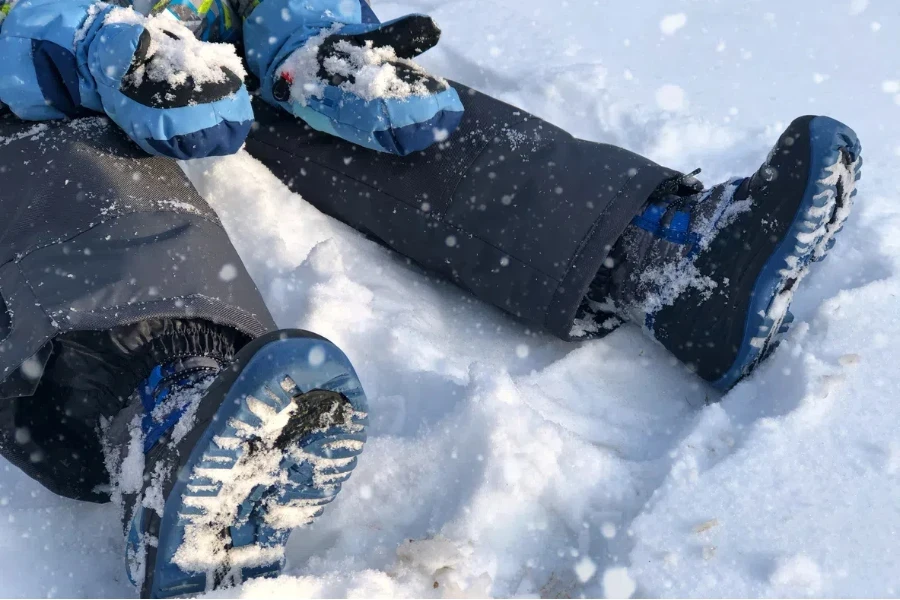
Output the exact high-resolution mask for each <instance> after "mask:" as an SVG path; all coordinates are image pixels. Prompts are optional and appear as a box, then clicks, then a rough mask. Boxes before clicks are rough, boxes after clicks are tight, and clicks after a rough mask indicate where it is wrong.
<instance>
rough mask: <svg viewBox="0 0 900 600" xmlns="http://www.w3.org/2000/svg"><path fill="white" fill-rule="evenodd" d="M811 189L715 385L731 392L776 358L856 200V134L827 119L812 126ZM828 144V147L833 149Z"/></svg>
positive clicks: (757, 290)
mask: <svg viewBox="0 0 900 600" xmlns="http://www.w3.org/2000/svg"><path fill="white" fill-rule="evenodd" d="M810 135H811V137H812V139H813V144H812V158H811V162H810V178H809V183H808V185H807V187H806V190H805V192H804V195H803V199H802V200H801V202H800V206H799V207H798V210H797V215H796V217H795V219H794V222H793V223H791V226H790V228H789V230H788V233H787V235H786V236H785V237H784V238H783V240H782V242H781V244H780V245H779V246H778V249H777V250H776V251H775V253H773V254H772V256H771V257H770V258H769V260H768V261H767V262H766V265H765V267H764V268H763V270H762V272H761V273H760V275H759V277H758V278H757V280H756V285H755V286H754V290H753V294H752V296H753V300H752V301H751V308H750V310H749V311H748V313H747V323H746V327H745V334H744V342H743V343H742V345H741V350H740V352H739V354H738V357H737V359H736V360H735V363H734V365H733V366H732V368H731V369H729V370H728V372H726V373H725V374H724V375H723V376H722V377H721V378H720V379H719V380H718V381H716V382H714V383H713V385H714V386H715V387H717V388H719V389H722V390H727V389H729V388H731V387H732V386H733V385H734V384H735V383H737V382H738V381H739V380H740V379H741V378H742V377H743V376H744V375H745V374H747V373H748V372H749V371H750V370H751V369H752V368H753V367H755V366H756V364H757V363H758V362H760V361H761V360H762V359H764V358H765V357H766V356H768V354H770V353H771V352H773V351H774V350H775V348H776V347H777V346H778V344H779V343H780V341H781V338H782V337H784V335H785V334H786V333H787V332H788V331H789V330H790V326H791V324H792V323H793V321H794V315H793V314H792V313H791V312H790V304H791V301H792V300H793V297H794V292H795V291H796V290H797V286H798V285H799V284H800V282H801V281H802V280H803V278H804V277H806V275H807V274H808V273H809V269H810V266H811V265H812V263H813V262H819V261H821V260H824V258H825V256H826V255H827V254H828V251H829V250H831V248H832V247H834V242H835V239H836V238H835V236H836V235H837V234H838V233H839V232H840V231H841V229H843V227H844V223H845V222H846V220H847V217H849V216H850V211H851V209H852V206H853V199H854V198H855V197H856V193H857V190H856V182H857V181H859V179H860V177H861V171H860V169H861V168H862V157H861V155H860V144H859V140H858V139H857V137H856V134H855V133H854V132H853V131H852V130H851V129H849V128H848V127H847V126H845V125H843V124H842V123H840V122H838V121H835V120H833V119H829V118H827V117H816V118H815V119H813V120H812V121H811V122H810ZM829 141H830V143H829Z"/></svg>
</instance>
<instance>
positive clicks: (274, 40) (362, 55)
mask: <svg viewBox="0 0 900 600" xmlns="http://www.w3.org/2000/svg"><path fill="white" fill-rule="evenodd" d="M439 38H440V30H439V29H438V28H437V26H436V25H435V24H434V22H433V21H432V20H431V18H429V17H426V16H424V15H409V16H406V17H402V18H400V19H397V20H395V21H390V22H387V23H379V22H378V19H377V18H376V17H375V15H374V13H372V10H371V9H370V8H369V6H368V4H367V3H366V0H262V2H260V3H259V4H258V5H257V6H256V7H255V8H254V9H253V11H252V12H251V13H250V14H249V15H248V16H247V18H246V21H245V22H244V47H245V53H246V57H247V63H248V64H249V66H250V70H251V71H252V72H253V73H254V74H255V75H257V76H258V77H259V79H260V86H261V89H260V93H261V95H262V97H263V99H265V100H266V101H268V102H269V103H270V104H274V105H276V106H280V107H282V108H284V109H285V110H287V111H288V112H290V113H293V114H294V115H296V116H298V117H300V118H301V119H303V120H304V121H306V123H308V124H309V125H310V126H311V127H313V128H315V129H318V130H320V131H324V132H327V133H331V134H333V135H336V136H339V137H341V138H344V139H345V140H348V141H350V142H353V143H356V144H359V145H361V146H365V147H366V148H372V149H374V150H379V151H382V152H390V153H393V154H400V155H406V154H409V153H411V152H416V151H418V150H423V149H425V148H427V147H428V146H430V145H432V144H433V143H435V142H440V141H443V140H444V139H446V138H447V136H449V135H450V134H451V133H452V132H453V131H454V130H455V129H456V127H457V126H458V125H459V122H460V120H461V118H462V114H463V106H462V103H461V102H460V99H459V96H458V95H457V93H456V90H454V89H453V88H452V87H450V85H449V84H447V82H446V81H444V80H441V79H438V78H436V77H433V76H431V75H429V74H428V73H426V72H425V71H424V69H422V68H421V67H419V66H418V65H416V64H415V63H413V62H412V61H411V60H410V59H412V58H414V57H415V56H418V55H419V54H421V53H422V52H424V51H426V50H428V49H429V48H431V47H432V46H434V45H435V44H437V41H438V39H439Z"/></svg>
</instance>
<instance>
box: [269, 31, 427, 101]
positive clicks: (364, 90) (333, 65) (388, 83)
mask: <svg viewBox="0 0 900 600" xmlns="http://www.w3.org/2000/svg"><path fill="white" fill-rule="evenodd" d="M340 29H341V26H340V25H335V26H334V27H331V28H329V29H326V30H323V31H322V32H321V33H320V34H319V35H317V36H314V37H312V38H310V39H309V41H308V42H307V43H306V44H305V45H304V46H303V47H301V48H298V49H297V50H295V51H294V53H293V54H291V55H290V56H289V57H288V59H287V60H286V61H285V62H284V64H283V65H282V68H281V73H282V75H284V76H286V78H287V79H288V81H290V82H291V99H292V100H295V101H297V102H300V103H301V104H304V105H305V104H306V103H307V102H308V101H309V99H310V98H321V97H322V96H323V94H324V91H325V86H326V85H328V84H327V82H326V81H323V80H322V79H321V78H320V77H319V69H320V67H324V68H325V70H326V71H327V72H328V73H329V74H331V75H335V76H340V77H341V78H346V80H345V81H343V82H342V83H340V84H339V87H340V88H341V89H342V90H344V91H346V92H350V93H351V94H355V95H357V96H359V97H360V98H362V99H363V100H366V101H372V100H376V99H379V98H394V99H401V100H402V99H405V98H409V97H411V96H427V95H428V94H429V93H430V92H429V91H428V87H427V86H426V84H425V82H424V80H423V79H420V80H418V81H414V82H412V83H410V82H408V81H405V80H404V79H402V78H401V77H399V76H398V74H397V69H396V67H395V66H394V64H402V65H403V66H405V67H407V68H409V69H411V70H413V71H416V72H417V73H421V74H422V75H423V76H424V75H425V71H424V70H423V69H422V68H421V67H420V66H418V65H417V64H416V63H414V62H412V61H410V60H406V59H402V58H398V57H397V54H396V52H395V51H394V49H393V48H392V47H390V46H383V47H377V48H376V47H374V46H373V45H372V42H366V45H365V46H357V45H354V44H351V43H349V42H347V41H345V40H341V41H339V42H337V43H336V44H335V45H334V48H335V51H336V52H335V53H334V54H331V55H329V56H327V57H326V58H325V59H324V61H323V64H322V65H320V64H319V49H320V47H321V45H322V42H323V41H324V40H325V38H327V37H329V36H331V35H334V34H335V33H337V32H339V31H340ZM392 63H394V64H392Z"/></svg>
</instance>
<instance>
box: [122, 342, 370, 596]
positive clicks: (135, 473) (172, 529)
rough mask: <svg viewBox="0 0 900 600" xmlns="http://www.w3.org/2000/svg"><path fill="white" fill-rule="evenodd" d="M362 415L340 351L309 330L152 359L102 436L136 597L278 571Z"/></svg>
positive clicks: (333, 479) (324, 500)
mask: <svg viewBox="0 0 900 600" xmlns="http://www.w3.org/2000/svg"><path fill="white" fill-rule="evenodd" d="M366 424H367V416H366V397H365V395H364V393H363V390H362V388H361V386H360V383H359V379H358V378H357V376H356V373H355V372H354V371H353V367H352V366H351V364H350V362H349V361H348V360H347V357H346V356H345V355H344V354H343V353H342V352H341V351H340V350H339V349H338V348H337V347H336V346H334V345H333V344H331V343H330V342H329V341H328V340H326V339H324V338H321V337H319V336H317V335H315V334H312V333H308V332H305V331H299V330H284V331H277V332H273V333H271V334H268V335H266V336H263V337H261V338H258V339H256V340H254V341H253V342H251V343H249V344H248V345H247V346H245V347H244V348H242V349H241V350H240V352H238V353H237V354H236V355H235V357H234V360H233V361H231V362H230V363H229V364H220V363H219V362H218V361H217V360H216V359H214V358H211V357H200V356H192V357H183V358H179V359H178V360H175V361H173V362H171V363H169V364H165V365H160V366H157V367H156V368H154V369H153V371H152V373H151V375H150V377H149V378H148V379H147V380H146V381H144V382H143V383H142V384H141V386H140V387H139V389H138V390H137V391H136V392H135V395H134V397H133V399H132V402H131V403H130V404H129V406H128V407H127V408H126V410H124V411H123V414H121V415H120V416H119V417H117V418H116V420H114V422H113V424H112V425H110V427H109V429H113V430H114V429H116V428H117V427H118V429H119V430H120V431H119V432H118V433H117V432H115V431H109V430H108V433H107V437H106V439H107V446H108V448H107V463H108V465H107V466H108V468H109V469H110V472H111V477H112V484H113V499H114V501H118V502H119V503H120V505H121V506H122V508H123V520H124V524H125V536H126V560H127V565H128V575H129V578H130V579H131V580H132V582H133V583H135V585H138V586H140V588H141V596H142V597H144V598H168V597H172V596H180V595H183V594H199V593H202V592H206V591H210V590H213V589H216V588H220V587H229V586H233V585H237V584H239V583H241V582H242V581H246V580H247V579H250V578H253V577H261V576H263V577H264V576H276V575H278V574H279V573H280V571H281V568H282V566H283V565H284V545H285V543H286V542H287V539H288V536H289V535H290V533H291V530H292V529H294V528H296V527H300V526H302V525H306V524H308V523H310V522H311V521H312V520H313V519H314V518H315V517H317V516H318V515H320V514H321V513H322V511H323V509H324V506H325V505H326V504H328V503H329V502H331V501H332V500H333V499H334V497H335V496H336V495H337V493H338V492H339V491H340V489H341V484H342V483H343V482H344V481H346V480H347V478H348V477H350V473H351V471H352V470H353V468H354V467H355V466H356V462H357V458H356V457H357V455H359V454H360V453H361V452H362V449H363V444H364V442H365V440H366V434H365V430H366Z"/></svg>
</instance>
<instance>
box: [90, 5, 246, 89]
mask: <svg viewBox="0 0 900 600" xmlns="http://www.w3.org/2000/svg"><path fill="white" fill-rule="evenodd" d="M97 6H99V5H94V6H92V7H91V9H92V10H93V9H96V7H97ZM167 15H168V13H167V12H165V11H164V12H162V13H160V14H158V15H155V16H151V17H145V16H143V15H141V14H140V13H138V12H136V11H134V10H133V9H132V8H130V7H128V8H121V7H116V8H113V9H112V10H111V11H110V12H109V13H108V14H107V15H106V17H105V18H104V20H103V24H104V25H112V24H115V23H124V24H128V25H140V26H142V27H144V28H145V29H146V30H147V31H148V32H149V33H150V46H149V48H148V49H147V58H148V61H147V62H146V64H144V65H142V66H139V67H138V68H136V69H135V70H134V72H133V74H132V75H131V77H134V79H135V81H134V83H135V85H139V84H140V83H141V82H142V81H143V80H144V77H147V78H148V79H150V80H151V81H165V82H167V83H168V84H169V85H170V86H172V87H179V86H182V85H185V84H186V83H188V76H190V78H191V80H192V81H193V84H194V85H195V86H200V85H203V84H204V83H222V82H223V81H225V80H226V78H227V74H226V70H227V71H231V72H232V73H234V74H235V75H237V76H238V77H240V78H244V77H246V76H247V72H246V70H245V69H244V65H243V62H242V61H241V59H240V58H239V57H238V55H237V52H236V51H235V49H234V46H232V45H231V44H221V43H210V42H200V41H199V40H197V39H196V38H195V37H194V34H192V33H191V31H190V30H189V29H188V28H187V27H185V26H184V25H182V24H181V23H180V22H179V21H178V20H176V19H173V18H172V17H170V16H167ZM89 19H90V17H89ZM172 36H175V37H172Z"/></svg>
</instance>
